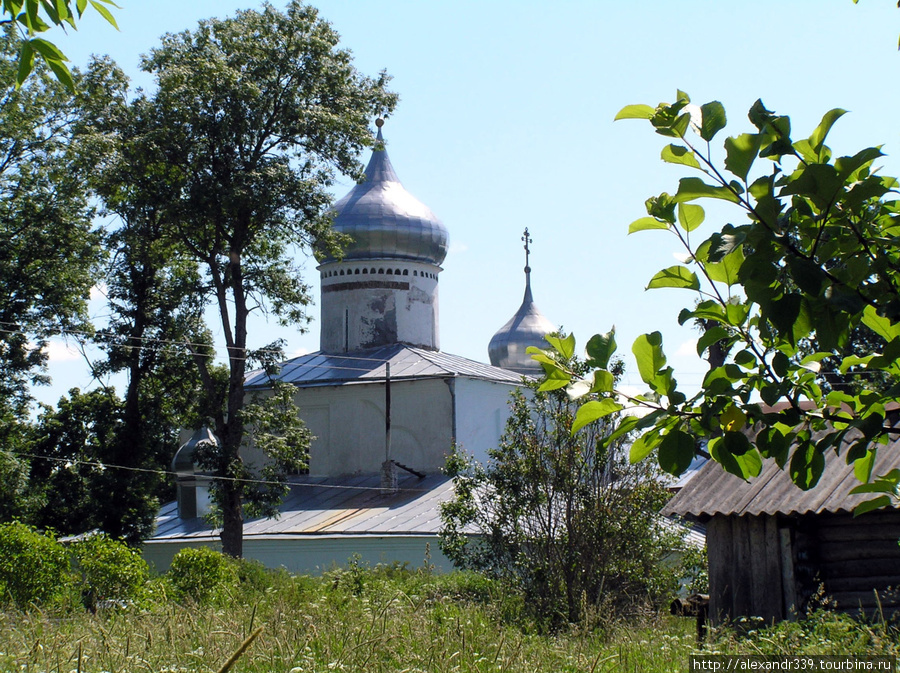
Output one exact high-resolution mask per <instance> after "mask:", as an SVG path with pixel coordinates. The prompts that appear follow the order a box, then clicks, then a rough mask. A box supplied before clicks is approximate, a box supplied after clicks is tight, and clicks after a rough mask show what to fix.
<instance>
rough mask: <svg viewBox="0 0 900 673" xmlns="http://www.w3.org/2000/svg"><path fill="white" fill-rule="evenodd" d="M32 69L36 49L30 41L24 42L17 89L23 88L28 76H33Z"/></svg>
mask: <svg viewBox="0 0 900 673" xmlns="http://www.w3.org/2000/svg"><path fill="white" fill-rule="evenodd" d="M32 68H34V49H33V48H32V46H31V42H30V41H29V40H24V41H23V42H22V49H21V50H20V51H19V70H18V71H17V73H16V88H17V89H18V88H19V87H20V86H22V84H23V83H24V82H25V80H26V79H27V78H28V75H29V74H31V70H32Z"/></svg>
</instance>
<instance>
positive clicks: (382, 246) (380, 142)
mask: <svg viewBox="0 0 900 673" xmlns="http://www.w3.org/2000/svg"><path fill="white" fill-rule="evenodd" d="M383 123H384V122H383V121H382V120H381V119H379V120H378V121H377V122H376V124H377V125H378V138H377V144H376V146H375V150H374V151H373V152H372V158H371V159H370V160H369V165H368V166H367V167H366V179H365V181H364V182H361V183H359V184H358V185H356V186H355V187H354V188H353V189H351V190H350V193H349V194H347V195H346V196H345V197H344V198H342V199H341V200H340V201H338V202H337V203H335V204H334V211H335V212H336V215H335V218H334V223H333V226H334V229H335V230H336V231H339V232H341V233H342V234H347V235H348V236H350V238H351V239H352V242H351V243H349V244H348V245H347V246H346V248H345V249H344V256H343V259H344V260H357V259H404V260H410V261H414V262H425V263H430V264H434V265H435V266H439V265H440V264H441V262H443V261H444V257H446V256H447V248H448V245H449V238H448V236H447V229H446V228H445V227H444V225H443V224H442V223H441V221H440V220H439V219H438V218H437V216H436V215H435V214H434V213H432V212H431V210H430V209H429V208H428V206H426V205H425V204H423V203H422V202H421V201H419V200H418V199H417V198H416V197H414V196H413V195H412V194H410V193H409V192H408V191H406V189H405V188H404V187H403V185H401V184H400V180H399V178H398V177H397V173H396V172H395V171H394V167H393V166H391V160H390V159H389V158H388V155H387V152H386V151H385V149H384V139H383V138H382V135H381V126H382V124H383ZM325 261H326V262H329V261H335V260H334V259H331V258H329V259H326V260H325Z"/></svg>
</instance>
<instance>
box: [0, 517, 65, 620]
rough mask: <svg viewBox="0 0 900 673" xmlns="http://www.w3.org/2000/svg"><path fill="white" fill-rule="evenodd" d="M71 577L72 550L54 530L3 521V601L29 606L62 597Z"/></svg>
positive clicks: (0, 587) (0, 550) (0, 597)
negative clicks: (38, 528)
mask: <svg viewBox="0 0 900 673" xmlns="http://www.w3.org/2000/svg"><path fill="white" fill-rule="evenodd" d="M71 581H72V577H71V572H70V568H69V557H68V554H66V550H65V548H64V547H63V546H62V545H61V544H60V543H59V542H58V541H57V539H56V537H55V536H54V535H53V534H52V533H49V532H44V533H41V532H38V531H37V530H35V529H34V528H32V527H31V526H26V525H25V524H23V523H19V522H18V521H13V522H9V523H3V524H0V601H2V602H3V603H7V602H12V603H13V605H15V606H17V607H19V608H26V607H28V606H29V605H31V604H32V603H42V602H47V601H50V600H52V599H54V598H57V597H60V596H61V595H62V593H63V591H64V590H65V589H66V587H67V586H68V585H69V584H70V583H71Z"/></svg>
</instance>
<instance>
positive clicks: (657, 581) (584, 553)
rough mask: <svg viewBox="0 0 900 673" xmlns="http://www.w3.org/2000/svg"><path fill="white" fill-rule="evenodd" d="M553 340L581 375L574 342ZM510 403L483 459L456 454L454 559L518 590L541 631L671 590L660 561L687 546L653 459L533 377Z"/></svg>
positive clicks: (447, 510)
mask: <svg viewBox="0 0 900 673" xmlns="http://www.w3.org/2000/svg"><path fill="white" fill-rule="evenodd" d="M548 340H549V341H550V342H551V343H553V344H556V345H557V346H558V347H559V348H560V349H561V350H562V351H563V352H565V353H566V354H567V356H568V357H567V363H568V366H569V368H570V369H572V370H574V371H583V367H582V365H581V364H580V363H579V362H578V361H577V360H575V359H574V358H572V352H571V351H570V350H569V344H574V341H573V340H571V339H565V340H564V339H556V338H553V337H549V338H548ZM616 366H617V365H615V364H614V365H613V366H612V369H613V371H615V370H616ZM597 403H598V404H606V405H608V404H609V401H608V400H607V401H597ZM510 407H511V415H510V417H509V419H508V421H507V424H506V430H505V432H504V434H503V436H502V437H501V439H500V444H499V446H498V447H497V448H496V449H492V450H490V451H489V452H488V453H489V458H490V460H489V462H488V464H487V465H484V466H482V465H479V464H477V463H476V462H474V461H473V460H472V459H471V458H470V457H466V456H465V455H464V454H463V453H461V452H459V451H457V452H455V453H454V454H453V455H451V457H450V458H449V459H448V462H447V468H446V471H447V473H448V474H450V475H451V476H452V477H453V480H454V494H455V495H454V497H453V499H451V500H450V501H448V502H446V503H444V504H443V505H442V507H441V516H442V519H443V528H442V531H441V549H442V551H443V552H444V553H445V554H446V555H447V557H448V558H450V559H451V560H452V561H453V562H454V563H455V564H456V565H457V566H458V567H461V568H467V569H472V570H476V571H478V572H482V573H486V574H488V575H490V576H493V577H495V578H498V579H500V580H502V581H503V582H504V583H505V584H507V585H508V586H509V588H510V590H512V591H515V592H520V593H521V594H522V595H523V598H524V605H525V606H526V610H527V612H528V614H529V615H530V616H531V617H532V618H534V619H535V620H536V622H537V623H538V624H539V625H541V626H542V627H544V628H556V627H559V626H562V625H565V624H568V623H576V622H580V621H582V619H584V618H585V617H586V616H589V615H590V613H591V612H597V611H598V610H604V611H609V610H613V611H617V610H621V609H622V608H624V607H633V606H634V604H635V603H638V602H640V601H642V600H645V599H647V598H649V599H651V600H659V599H660V598H665V597H666V596H668V595H669V592H671V591H672V590H673V589H674V579H675V576H676V567H677V564H676V563H666V562H665V561H664V559H666V557H667V556H669V555H670V554H672V553H673V552H676V551H677V550H678V549H679V548H680V547H681V536H680V535H678V534H677V533H675V532H674V530H675V527H674V526H671V525H669V524H668V523H667V522H664V521H663V520H662V519H661V517H659V515H658V512H659V510H660V508H661V507H662V506H663V504H665V502H666V500H667V499H668V497H669V496H668V493H667V491H666V489H665V488H664V486H663V484H662V483H661V482H660V481H659V480H658V479H657V478H656V477H657V476H658V472H657V471H656V470H655V469H654V468H653V466H652V465H650V464H649V463H642V464H639V465H630V464H629V463H628V461H627V459H626V458H625V455H624V452H623V448H622V445H623V440H624V438H620V439H619V441H617V442H604V441H603V440H604V438H605V437H606V436H607V435H608V434H609V433H610V432H611V431H612V429H613V427H614V422H613V421H614V417H613V416H607V417H606V418H605V420H604V422H602V423H593V424H588V425H586V426H584V427H577V425H578V423H577V421H576V420H575V411H576V409H577V408H578V404H577V403H574V402H572V401H571V400H570V399H569V398H568V396H567V395H566V393H565V391H562V390H553V391H541V390H538V384H537V383H533V384H529V385H528V390H524V391H523V390H517V391H515V392H514V393H513V394H512V396H511V403H510Z"/></svg>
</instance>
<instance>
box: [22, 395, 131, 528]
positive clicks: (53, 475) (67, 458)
mask: <svg viewBox="0 0 900 673" xmlns="http://www.w3.org/2000/svg"><path fill="white" fill-rule="evenodd" d="M121 419H122V401H121V400H120V399H119V398H118V396H117V395H116V394H115V392H114V391H110V390H92V391H90V392H87V393H82V392H81V391H80V390H78V389H77V388H73V389H72V390H70V391H69V395H68V397H63V398H61V399H60V401H59V404H58V405H57V408H56V409H45V411H44V412H43V413H42V414H40V416H39V417H38V419H37V422H36V424H35V429H34V438H33V440H32V442H31V444H30V446H31V452H32V453H33V454H34V455H36V456H39V458H36V459H34V460H33V461H32V464H31V474H30V482H31V483H30V486H31V488H32V489H35V490H36V491H37V492H38V493H39V494H40V495H41V496H42V498H43V500H44V505H43V507H41V508H40V509H39V510H38V511H37V512H36V514H35V516H34V519H33V520H32V523H34V524H35V525H37V526H38V528H41V529H48V528H49V529H53V530H56V531H57V532H59V533H60V534H63V535H72V534H79V533H84V532H87V531H90V530H93V529H95V528H96V529H100V530H106V529H107V528H115V527H116V526H119V525H123V526H125V527H126V528H127V527H128V525H129V523H130V522H131V520H132V519H133V518H135V517H140V516H141V512H140V511H138V512H135V511H132V510H122V509H119V508H118V507H117V506H116V504H115V503H114V502H113V499H112V498H111V494H112V493H114V492H115V491H116V490H117V489H118V488H119V478H120V473H119V471H118V470H115V469H112V468H107V467H105V464H106V463H112V462H113V461H112V460H111V457H112V456H113V455H114V452H115V447H116V438H117V436H118V433H119V427H120V425H121V422H122V421H121Z"/></svg>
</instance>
